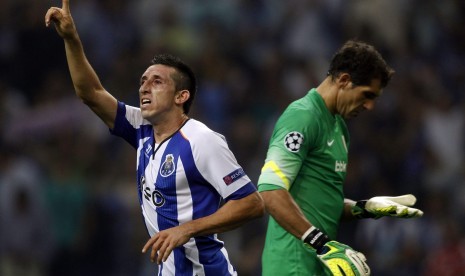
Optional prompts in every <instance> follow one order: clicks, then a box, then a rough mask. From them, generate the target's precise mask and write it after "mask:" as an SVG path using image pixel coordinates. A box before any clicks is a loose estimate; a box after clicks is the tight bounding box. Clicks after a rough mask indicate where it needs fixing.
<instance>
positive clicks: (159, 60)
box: [152, 54, 197, 114]
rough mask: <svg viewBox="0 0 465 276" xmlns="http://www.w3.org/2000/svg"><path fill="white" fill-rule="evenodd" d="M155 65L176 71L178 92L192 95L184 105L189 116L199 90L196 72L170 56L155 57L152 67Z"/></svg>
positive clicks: (175, 78)
mask: <svg viewBox="0 0 465 276" xmlns="http://www.w3.org/2000/svg"><path fill="white" fill-rule="evenodd" d="M155 64H162V65H166V66H169V67H173V68H174V69H176V72H177V74H175V75H173V76H172V77H173V80H174V83H175V86H176V87H175V88H176V91H180V90H189V93H190V97H189V99H188V100H187V101H186V102H185V103H184V105H183V110H184V113H185V114H188V113H189V110H190V108H191V105H192V102H193V101H194V97H195V93H196V90H197V81H196V79H195V74H194V72H193V71H192V69H191V68H190V67H189V66H188V65H187V64H186V63H184V62H183V61H182V60H181V59H180V58H178V57H176V56H173V55H170V54H158V55H155V56H154V57H153V59H152V65H155Z"/></svg>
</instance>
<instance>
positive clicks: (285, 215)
mask: <svg viewBox="0 0 465 276" xmlns="http://www.w3.org/2000/svg"><path fill="white" fill-rule="evenodd" d="M260 194H261V195H262V198H263V200H264V201H265V208H266V210H267V212H268V213H269V214H270V215H271V216H272V217H273V218H274V219H275V220H276V221H277V222H278V223H279V224H280V225H281V227H283V228H284V229H285V230H286V231H288V232H289V233H291V234H292V235H294V236H295V237H297V238H298V239H301V240H302V242H303V243H304V244H306V245H307V246H310V247H312V248H313V249H315V250H316V252H317V256H318V258H319V260H320V261H321V262H322V263H323V264H324V265H325V267H326V268H327V270H328V272H327V273H328V274H329V275H356V276H359V275H370V269H369V268H368V265H367V264H366V263H365V261H366V259H365V256H364V255H363V254H362V253H359V252H356V251H354V250H353V249H352V248H350V247H349V246H347V245H344V244H341V243H338V242H336V241H331V240H330V239H329V238H328V236H327V235H326V234H324V233H323V232H322V231H320V230H319V229H317V228H316V227H314V226H313V225H312V224H311V223H310V222H309V221H308V220H307V218H306V217H305V215H304V214H303V213H302V210H301V209H300V207H299V206H298V205H297V203H296V202H295V201H294V199H293V198H292V197H291V195H290V194H289V192H288V191H287V190H285V189H275V190H267V191H261V192H260ZM342 273H345V274H342Z"/></svg>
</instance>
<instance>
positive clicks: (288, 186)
mask: <svg viewBox="0 0 465 276" xmlns="http://www.w3.org/2000/svg"><path fill="white" fill-rule="evenodd" d="M392 74H393V70H392V69H391V68H390V67H389V66H388V65H387V64H386V62H385V61H384V60H383V58H382V57H381V55H380V54H379V53H378V52H377V50H376V49H375V48H374V47H373V46H371V45H368V44H366V43H364V42H361V41H354V40H350V41H347V42H346V43H345V44H344V45H343V46H342V47H341V48H340V49H339V50H338V51H337V53H336V54H335V55H334V56H333V58H332V61H331V63H330V66H329V71H328V74H327V77H326V78H325V79H324V80H323V81H322V82H321V83H320V85H318V87H316V88H314V89H311V90H310V91H309V92H308V93H307V94H306V95H305V96H304V97H302V98H301V99H298V100H296V101H294V102H293V103H291V104H290V105H289V106H288V107H287V109H286V110H285V111H284V113H283V114H282V115H281V116H280V118H279V119H278V121H277V123H276V125H275V128H274V131H273V134H272V137H271V141H270V144H269V148H268V152H267V156H266V160H265V164H264V166H263V168H262V172H261V175H260V178H259V180H258V190H259V192H260V194H261V195H262V197H263V199H264V201H265V208H266V210H267V212H268V213H269V214H270V220H269V222H268V229H267V234H266V240H265V247H264V251H263V256H262V272H263V275H265V276H267V275H280V276H281V275H294V276H298V275H328V274H329V275H333V274H334V275H369V274H370V269H369V267H368V265H367V263H366V259H365V256H364V255H363V254H361V253H359V252H357V251H355V250H353V249H352V248H350V247H349V246H347V245H344V244H341V243H338V242H337V241H335V239H336V234H337V229H338V226H339V221H340V219H341V218H368V217H371V218H379V217H382V216H393V217H406V218H407V217H418V216H421V215H422V214H423V213H422V211H420V210H418V209H415V208H410V207H409V206H412V205H413V204H414V203H415V200H416V199H415V197H414V196H413V195H404V196H400V197H385V196H382V197H374V198H371V199H370V200H361V201H358V202H355V201H352V200H349V199H345V198H344V192H343V183H344V179H345V176H346V169H347V164H348V150H349V141H350V140H349V133H348V130H347V127H346V124H345V122H344V119H349V118H353V117H356V116H357V115H359V114H360V113H361V112H363V111H366V110H372V109H373V108H374V105H375V100H376V99H377V98H378V97H379V96H381V93H382V89H383V88H384V87H385V86H386V85H387V84H388V82H389V80H390V78H391V76H392ZM344 273H345V274H344Z"/></svg>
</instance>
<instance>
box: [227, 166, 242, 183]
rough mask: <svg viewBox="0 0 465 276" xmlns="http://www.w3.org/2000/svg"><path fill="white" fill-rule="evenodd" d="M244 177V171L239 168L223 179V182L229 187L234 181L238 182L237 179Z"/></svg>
mask: <svg viewBox="0 0 465 276" xmlns="http://www.w3.org/2000/svg"><path fill="white" fill-rule="evenodd" d="M244 175H245V172H244V170H243V169H242V168H239V169H237V170H235V171H233V172H231V173H230V174H228V175H227V176H225V177H223V181H224V183H225V184H226V185H230V184H232V183H234V182H235V181H236V180H238V179H239V178H241V177H243V176H244Z"/></svg>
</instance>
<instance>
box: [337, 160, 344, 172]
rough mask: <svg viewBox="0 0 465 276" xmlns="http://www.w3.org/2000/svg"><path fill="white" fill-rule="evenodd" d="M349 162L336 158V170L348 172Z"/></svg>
mask: <svg viewBox="0 0 465 276" xmlns="http://www.w3.org/2000/svg"><path fill="white" fill-rule="evenodd" d="M346 169H347V163H346V162H344V161H339V160H336V164H335V165H334V171H335V172H346Z"/></svg>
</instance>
